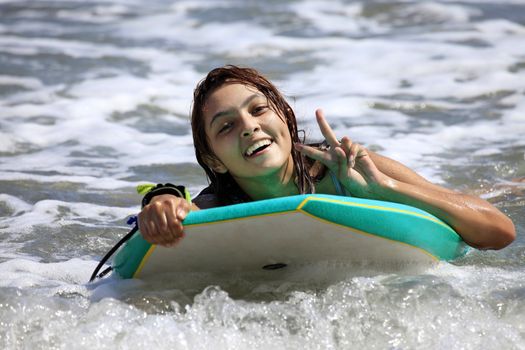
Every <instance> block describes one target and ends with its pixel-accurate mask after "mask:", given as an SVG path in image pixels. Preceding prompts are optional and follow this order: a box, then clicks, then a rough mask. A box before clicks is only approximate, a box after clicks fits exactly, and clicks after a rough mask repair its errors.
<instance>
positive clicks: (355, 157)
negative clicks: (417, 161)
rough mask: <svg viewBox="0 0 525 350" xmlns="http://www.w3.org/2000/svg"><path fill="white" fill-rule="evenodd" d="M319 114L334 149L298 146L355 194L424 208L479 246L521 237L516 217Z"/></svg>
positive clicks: (490, 246)
mask: <svg viewBox="0 0 525 350" xmlns="http://www.w3.org/2000/svg"><path fill="white" fill-rule="evenodd" d="M316 115H317V121H318V123H319V126H320V128H321V131H322V133H323V135H324V136H325V138H326V140H327V141H328V143H329V144H330V146H331V147H330V149H329V150H318V149H315V148H312V147H308V146H305V145H296V148H297V149H298V150H300V151H301V152H302V153H303V154H305V155H307V156H309V157H311V158H313V159H316V160H319V161H321V162H322V163H323V164H325V165H326V166H327V167H328V168H330V170H332V171H333V172H334V173H335V174H337V176H338V178H339V180H340V181H341V183H342V184H343V185H344V186H345V188H346V189H347V190H349V191H350V193H352V195H354V196H357V197H362V198H371V199H380V200H386V201H391V202H397V203H403V204H408V205H411V206H414V207H417V208H420V209H423V210H425V211H427V212H429V213H431V214H433V215H435V216H437V217H439V218H441V219H442V220H443V221H445V222H447V223H448V224H449V225H450V226H452V227H453V228H454V230H455V231H456V232H457V233H458V234H459V235H460V236H461V237H462V238H463V240H464V241H465V242H467V243H468V244H469V245H471V246H473V247H476V248H479V249H501V248H503V247H505V246H507V245H508V244H510V243H511V242H512V241H513V240H514V239H515V236H516V232H515V228H514V225H513V223H512V221H511V220H510V219H509V218H508V217H507V216H505V215H504V214H503V213H502V212H500V211H499V210H498V209H496V208H495V207H494V206H492V205H491V204H490V203H488V202H486V201H484V200H482V199H481V198H478V197H474V196H469V195H466V194H463V193H460V192H455V191H451V190H448V189H446V188H444V187H441V186H438V185H435V184H432V183H430V182H428V181H427V180H425V179H424V178H423V177H421V176H419V175H418V174H416V173H415V172H414V171H412V170H410V169H409V168H407V167H406V166H404V165H402V164H401V163H399V162H396V161H394V160H392V159H389V158H387V157H383V156H380V155H377V154H375V153H371V152H368V151H367V150H366V149H365V148H363V147H362V146H360V145H359V144H356V143H352V142H351V140H350V139H349V138H348V137H343V138H342V139H341V140H340V141H339V140H337V138H336V137H335V134H334V133H333V131H332V129H331V128H330V126H329V125H328V123H327V122H326V120H325V119H324V116H323V114H322V111H320V110H318V111H317V112H316Z"/></svg>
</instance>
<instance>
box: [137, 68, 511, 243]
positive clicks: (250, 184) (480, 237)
mask: <svg viewBox="0 0 525 350" xmlns="http://www.w3.org/2000/svg"><path fill="white" fill-rule="evenodd" d="M316 118H317V123H318V124H319V127H320V130H321V132H322V134H323V135H324V137H325V139H326V143H325V144H324V145H323V144H321V145H317V146H315V147H314V146H313V145H310V146H308V145H305V144H303V143H302V142H301V140H300V139H299V136H298V130H297V122H296V119H295V115H294V112H293V111H292V109H291V108H290V106H289V105H288V103H287V102H286V101H285V99H284V97H283V96H282V95H281V93H280V92H279V91H278V90H277V89H276V88H275V86H274V85H273V84H272V83H271V82H269V81H268V80H267V79H266V78H264V77H263V76H261V75H260V74H259V73H258V72H257V71H256V70H254V69H249V68H239V67H236V66H225V67H222V68H217V69H214V70H212V71H211V72H210V73H209V74H208V76H207V77H206V78H205V79H204V80H203V81H201V82H200V83H199V84H198V85H197V87H196V89H195V92H194V103H193V110H192V115H191V125H192V131H193V139H194V145H195V151H196V155H197V161H198V162H199V164H200V165H201V166H202V167H203V168H204V170H205V171H206V174H207V176H208V178H209V180H210V185H209V186H208V187H207V188H206V189H204V190H203V191H202V192H201V193H200V194H199V195H198V196H197V197H196V198H195V199H194V200H193V203H192V204H189V203H188V202H187V201H186V200H185V199H184V198H181V197H180V196H175V195H173V194H172V193H165V191H159V195H155V196H151V195H150V196H148V201H146V202H145V203H144V206H143V209H142V211H141V213H140V214H139V229H140V232H141V233H142V235H143V236H144V238H145V239H146V240H147V241H149V242H151V243H154V244H160V245H164V246H172V245H174V244H176V243H177V242H178V241H179V240H180V239H182V238H183V237H184V231H183V229H184V227H183V220H184V218H185V217H186V215H187V214H188V212H189V211H190V210H198V209H199V208H200V209H204V208H211V207H217V206H222V205H227V204H233V203H241V202H246V201H252V200H260V199H268V198H275V197H282V196H290V195H296V194H301V193H325V194H338V195H349V196H355V197H361V198H370V199H379V200H384V201H391V202H398V203H403V204H408V205H411V206H414V207H417V208H420V209H423V210H425V211H427V212H429V213H431V214H434V215H435V216H437V217H439V218H441V219H442V220H443V221H445V222H447V223H448V224H449V225H450V226H452V227H453V228H454V229H455V230H456V232H457V233H458V234H459V235H461V237H462V238H463V239H464V240H465V242H467V243H468V244H470V245H471V246H473V247H476V248H479V249H500V248H503V247H505V246H507V245H508V244H510V243H511V242H512V241H513V240H514V238H515V229H514V225H513V223H512V221H511V220H510V219H509V218H508V217H506V216H505V215H504V214H503V213H501V212H500V211H499V210H498V209H496V208H495V207H493V206H492V205H490V204H489V203H488V202H486V201H484V200H482V199H480V198H477V197H473V196H469V195H466V194H463V193H459V192H456V191H452V190H448V189H446V188H443V187H441V186H438V185H435V184H432V183H430V182H428V181H426V180H425V179H424V178H422V177H421V176H419V175H418V174H416V173H415V172H414V171H412V170H410V169H409V168H407V167H406V166H404V165H402V164H400V163H398V162H396V161H394V160H392V159H389V158H386V157H383V156H381V155H379V154H376V153H374V152H371V151H369V150H367V149H366V148H364V147H363V146H361V145H359V144H357V143H354V142H352V140H351V139H350V138H348V137H346V136H345V137H343V138H342V139H338V138H337V137H336V136H335V134H334V132H333V131H332V129H331V128H330V126H329V125H328V123H327V121H326V119H325V118H324V115H323V112H322V111H321V110H317V111H316ZM163 192H164V194H162V193H163ZM168 192H169V191H168Z"/></svg>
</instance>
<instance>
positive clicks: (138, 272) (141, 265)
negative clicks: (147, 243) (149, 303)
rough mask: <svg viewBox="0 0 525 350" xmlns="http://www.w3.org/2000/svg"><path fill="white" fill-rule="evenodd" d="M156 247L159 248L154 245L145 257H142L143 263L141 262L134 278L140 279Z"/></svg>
mask: <svg viewBox="0 0 525 350" xmlns="http://www.w3.org/2000/svg"><path fill="white" fill-rule="evenodd" d="M156 247H157V245H156V244H152V245H151V247H149V249H148V251H147V252H146V254H144V256H143V257H142V261H141V262H140V264H139V267H137V270H136V271H135V273H134V274H133V278H138V277H139V274H140V272H141V271H142V269H143V268H144V265H146V262H147V260H148V259H149V257H150V256H151V254H153V251H154V250H155V248H156Z"/></svg>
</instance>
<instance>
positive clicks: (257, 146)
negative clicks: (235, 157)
mask: <svg viewBox="0 0 525 350" xmlns="http://www.w3.org/2000/svg"><path fill="white" fill-rule="evenodd" d="M272 143H273V141H272V140H268V139H267V140H261V141H257V142H255V143H254V144H253V145H251V146H250V147H248V149H247V150H246V152H244V155H245V156H246V157H253V156H255V155H257V154H259V153H260V152H262V151H263V150H265V149H266V148H267V147H268V146H270V145H271V144H272Z"/></svg>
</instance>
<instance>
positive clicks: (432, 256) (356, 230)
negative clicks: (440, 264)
mask: <svg viewBox="0 0 525 350" xmlns="http://www.w3.org/2000/svg"><path fill="white" fill-rule="evenodd" d="M298 211H299V212H300V213H302V214H305V215H306V216H309V217H311V218H313V219H315V220H317V221H320V222H323V223H326V224H331V225H335V226H340V227H342V228H345V229H347V230H348V231H352V232H354V233H358V234H361V235H364V236H372V237H375V238H382V239H384V240H387V241H390V242H394V243H398V244H401V245H404V246H407V247H410V248H414V249H416V250H419V251H421V252H423V253H424V254H425V255H428V256H429V257H430V258H431V259H432V260H434V261H439V258H437V257H436V256H435V255H432V254H431V253H429V252H427V251H426V250H425V249H423V248H420V247H418V246H415V245H412V244H408V243H405V242H400V241H397V240H395V239H391V238H387V237H382V236H378V235H376V234H373V233H369V232H365V231H361V230H358V229H355V228H353V227H348V226H346V225H342V224H338V223H335V222H332V221H328V220H325V219H322V218H320V217H318V216H315V215H312V214H310V213H308V212H306V211H304V210H302V209H299V210H298Z"/></svg>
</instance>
